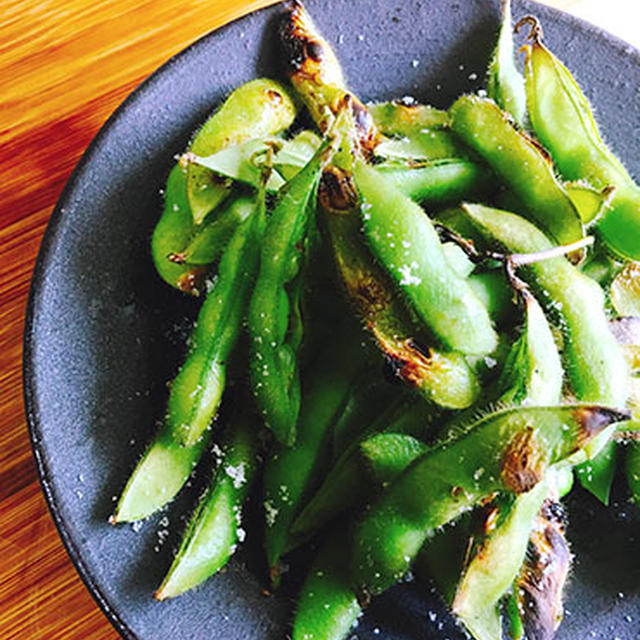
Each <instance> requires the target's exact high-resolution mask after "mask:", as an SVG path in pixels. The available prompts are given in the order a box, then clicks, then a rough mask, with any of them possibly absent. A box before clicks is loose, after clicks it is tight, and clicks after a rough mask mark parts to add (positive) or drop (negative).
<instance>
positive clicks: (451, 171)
mask: <svg viewBox="0 0 640 640" xmlns="http://www.w3.org/2000/svg"><path fill="white" fill-rule="evenodd" d="M376 171H378V172H380V173H382V174H383V176H384V178H385V180H386V181H387V183H388V184H390V185H393V186H394V187H395V188H396V189H397V190H398V191H399V192H401V193H403V194H404V195H405V196H408V197H409V198H411V199H412V200H416V201H418V202H421V203H423V204H424V205H426V206H445V205H448V204H453V203H456V202H460V201H461V200H469V199H474V198H475V199H478V198H479V197H480V196H482V195H483V194H484V193H486V191H487V190H488V188H489V187H490V186H491V174H490V173H489V172H488V171H487V170H486V169H485V168H484V167H482V166H481V165H479V164H477V163H474V162H472V161H470V160H464V159H459V158H447V159H441V160H434V161H429V162H410V163H408V164H401V163H399V162H395V163H384V164H378V165H376Z"/></svg>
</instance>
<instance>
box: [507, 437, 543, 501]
mask: <svg viewBox="0 0 640 640" xmlns="http://www.w3.org/2000/svg"><path fill="white" fill-rule="evenodd" d="M544 456H545V454H544V452H543V451H541V450H540V446H539V444H538V443H537V442H536V439H535V435H534V430H533V427H526V429H524V430H523V431H520V432H519V433H517V434H516V435H515V436H514V437H513V438H512V439H511V442H510V443H509V444H508V445H507V448H506V450H505V452H504V458H503V461H502V474H501V475H502V481H503V482H504V484H505V486H506V487H507V489H509V490H510V491H513V492H514V493H518V494H519V493H526V492H527V491H531V489H533V488H534V487H535V486H536V485H537V484H538V482H540V480H542V475H543V473H544V469H545V461H544Z"/></svg>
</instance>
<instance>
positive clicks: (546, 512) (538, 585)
mask: <svg viewBox="0 0 640 640" xmlns="http://www.w3.org/2000/svg"><path fill="white" fill-rule="evenodd" d="M564 534H565V516H564V511H563V509H562V505H561V504H560V503H558V502H554V501H553V500H546V501H545V503H544V505H543V507H542V509H541V510H540V511H539V513H538V517H537V518H536V520H535V525H534V528H533V532H532V534H531V538H530V540H529V546H528V548H527V555H526V561H525V563H524V565H523V567H522V571H521V573H520V576H519V578H518V580H517V582H516V584H515V589H514V591H515V595H516V599H517V600H518V605H519V606H518V609H519V611H520V612H521V615H522V623H523V627H524V631H525V634H526V637H527V638H531V639H532V640H552V638H553V636H554V632H555V630H556V629H557V628H558V625H559V624H560V621H561V620H562V616H563V605H562V595H563V593H562V592H563V589H564V585H565V584H566V582H567V578H568V576H569V569H570V566H571V551H570V550H569V545H568V543H567V540H566V538H565V535H564Z"/></svg>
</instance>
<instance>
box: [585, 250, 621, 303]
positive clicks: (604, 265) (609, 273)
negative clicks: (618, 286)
mask: <svg viewBox="0 0 640 640" xmlns="http://www.w3.org/2000/svg"><path fill="white" fill-rule="evenodd" d="M580 270H581V271H582V273H584V274H585V275H586V276H589V277H590V278H591V279H592V280H595V281H596V282H597V283H598V284H599V285H600V286H601V287H602V288H603V289H604V290H606V289H607V288H608V286H609V285H610V283H611V280H612V279H613V277H614V276H615V275H616V273H617V271H618V270H619V267H618V265H617V264H616V262H615V261H614V260H613V259H612V258H611V257H610V256H608V255H607V254H605V253H603V252H599V253H595V254H592V255H591V256H590V257H588V258H587V260H586V261H585V262H584V264H582V265H580ZM609 293H610V295H609V297H610V298H611V292H609Z"/></svg>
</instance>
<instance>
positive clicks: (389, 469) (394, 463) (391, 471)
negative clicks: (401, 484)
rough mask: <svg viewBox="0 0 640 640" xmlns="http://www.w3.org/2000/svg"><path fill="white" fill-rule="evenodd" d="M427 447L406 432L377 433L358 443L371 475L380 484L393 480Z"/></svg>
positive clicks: (423, 452) (426, 449)
mask: <svg viewBox="0 0 640 640" xmlns="http://www.w3.org/2000/svg"><path fill="white" fill-rule="evenodd" d="M428 450H429V447H428V446H427V445H426V444H425V443H424V442H421V441H420V440H418V439H417V438H414V437H413V436H411V435H409V434H406V433H379V434H377V435H375V436H371V437H370V438H368V439H367V440H365V441H364V442H363V443H362V444H361V445H360V454H361V456H362V457H363V458H364V462H365V465H366V466H367V469H368V471H369V473H370V474H371V477H372V478H373V479H374V480H375V481H376V482H377V483H379V484H380V485H385V484H389V483H390V482H393V481H394V480H395V479H396V478H397V477H398V476H399V475H400V474H401V473H402V472H403V471H404V470H405V469H406V468H407V467H408V466H409V465H410V464H411V463H412V462H413V461H414V460H417V459H418V458H419V457H420V456H421V455H423V454H425V453H426V452H427V451H428Z"/></svg>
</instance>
